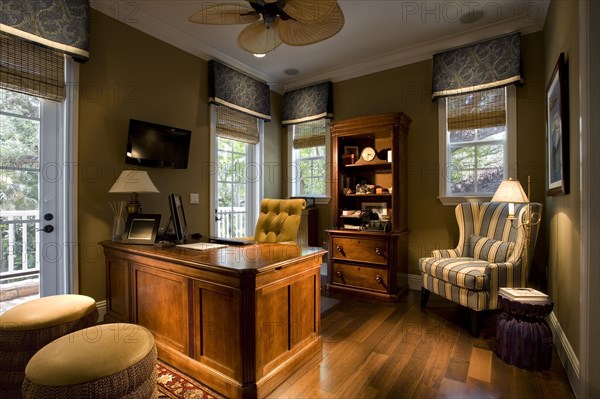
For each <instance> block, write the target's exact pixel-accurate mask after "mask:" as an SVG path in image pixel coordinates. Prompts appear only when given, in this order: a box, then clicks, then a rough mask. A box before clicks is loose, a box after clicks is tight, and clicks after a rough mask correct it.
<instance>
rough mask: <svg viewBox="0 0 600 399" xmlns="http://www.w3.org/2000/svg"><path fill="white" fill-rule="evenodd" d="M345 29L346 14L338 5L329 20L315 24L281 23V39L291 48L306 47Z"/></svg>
mask: <svg viewBox="0 0 600 399" xmlns="http://www.w3.org/2000/svg"><path fill="white" fill-rule="evenodd" d="M343 27H344V13H343V12H342V9H341V8H340V6H339V5H338V4H337V3H336V4H335V6H334V8H333V10H332V11H331V12H330V13H329V15H328V16H327V18H325V19H323V20H321V21H319V22H314V23H307V22H299V21H294V20H287V21H281V23H280V24H279V37H280V38H281V40H282V41H283V42H284V43H285V44H289V45H290V46H304V45H307V44H313V43H317V42H320V41H321V40H325V39H328V38H330V37H331V36H333V35H335V34H336V33H338V32H339V31H340V30H342V28H343Z"/></svg>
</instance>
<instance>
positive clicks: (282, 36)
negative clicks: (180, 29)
mask: <svg viewBox="0 0 600 399" xmlns="http://www.w3.org/2000/svg"><path fill="white" fill-rule="evenodd" d="M248 3H249V4H246V3H228V2H224V3H208V4H206V5H205V6H204V7H203V8H202V9H201V10H200V11H198V12H196V13H195V14H193V15H192V16H191V17H190V18H189V20H190V21H191V22H194V23H198V24H209V25H234V24H250V25H248V26H247V27H245V28H244V29H243V30H242V31H241V32H240V34H239V35H238V39H237V42H238V44H239V45H240V47H242V48H243V49H244V50H246V51H248V52H250V53H252V54H266V53H268V52H270V51H272V50H274V49H275V48H276V47H277V46H279V45H280V44H281V43H286V44H288V45H290V46H304V45H307V44H313V43H317V42H320V41H322V40H325V39H328V38H330V37H331V36H333V35H335V34H336V33H338V32H339V31H340V30H341V29H342V27H343V26H344V13H343V12H342V9H341V8H340V6H339V4H338V2H337V0H248Z"/></svg>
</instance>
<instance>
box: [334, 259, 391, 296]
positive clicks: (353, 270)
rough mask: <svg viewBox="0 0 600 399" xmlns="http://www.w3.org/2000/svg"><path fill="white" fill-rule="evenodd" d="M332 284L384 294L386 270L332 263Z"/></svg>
mask: <svg viewBox="0 0 600 399" xmlns="http://www.w3.org/2000/svg"><path fill="white" fill-rule="evenodd" d="M333 283H334V284H340V285H347V286H353V287H360V288H368V289H370V290H375V291H383V292H386V291H387V288H388V279H387V270H385V269H376V268H372V267H364V266H355V265H346V264H343V263H335V262H334V263H333Z"/></svg>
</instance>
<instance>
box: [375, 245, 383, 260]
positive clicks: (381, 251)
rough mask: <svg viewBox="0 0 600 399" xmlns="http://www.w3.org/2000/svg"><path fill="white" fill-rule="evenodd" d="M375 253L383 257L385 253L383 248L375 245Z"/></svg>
mask: <svg viewBox="0 0 600 399" xmlns="http://www.w3.org/2000/svg"><path fill="white" fill-rule="evenodd" d="M375 253H376V254H377V255H379V256H381V257H383V258H385V253H384V252H383V249H381V248H379V247H377V248H375Z"/></svg>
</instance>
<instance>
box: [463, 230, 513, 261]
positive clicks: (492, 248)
mask: <svg viewBox="0 0 600 399" xmlns="http://www.w3.org/2000/svg"><path fill="white" fill-rule="evenodd" d="M469 241H470V242H469V244H470V248H471V250H472V254H471V256H472V257H473V258H477V259H481V260H487V261H488V262H490V263H502V262H506V260H507V259H508V258H510V256H511V255H512V253H513V251H514V249H515V243H514V242H512V241H509V242H506V241H498V240H494V239H493V238H489V237H481V236H478V235H475V234H472V235H471V237H470V239H469Z"/></svg>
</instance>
